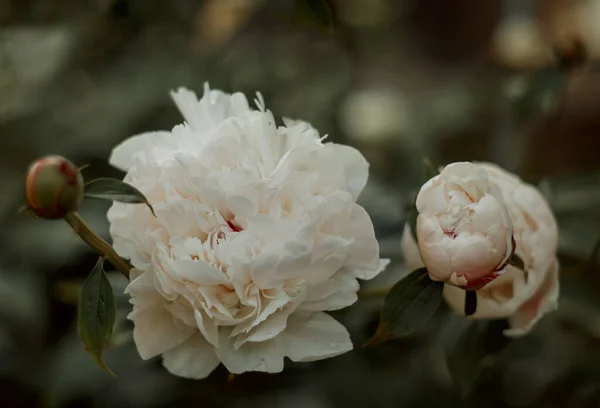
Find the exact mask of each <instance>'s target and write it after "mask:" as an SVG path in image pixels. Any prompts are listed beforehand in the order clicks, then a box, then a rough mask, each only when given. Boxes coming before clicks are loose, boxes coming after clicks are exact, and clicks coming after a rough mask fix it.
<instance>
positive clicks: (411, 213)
mask: <svg viewBox="0 0 600 408" xmlns="http://www.w3.org/2000/svg"><path fill="white" fill-rule="evenodd" d="M418 193H419V190H416V191H413V192H411V193H410V195H409V198H408V202H407V205H406V209H405V213H406V225H408V226H409V227H410V232H411V234H412V236H413V238H414V239H415V242H419V241H418V240H417V217H418V216H419V212H418V211H417V207H416V206H415V201H416V198H417V194H418Z"/></svg>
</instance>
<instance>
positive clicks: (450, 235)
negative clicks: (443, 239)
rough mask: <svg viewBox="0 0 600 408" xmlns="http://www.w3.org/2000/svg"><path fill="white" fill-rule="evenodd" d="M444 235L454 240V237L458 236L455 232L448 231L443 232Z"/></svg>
mask: <svg viewBox="0 0 600 408" xmlns="http://www.w3.org/2000/svg"><path fill="white" fill-rule="evenodd" d="M444 235H445V236H447V237H450V238H452V239H456V237H457V236H458V234H457V233H456V231H455V230H449V231H446V230H444Z"/></svg>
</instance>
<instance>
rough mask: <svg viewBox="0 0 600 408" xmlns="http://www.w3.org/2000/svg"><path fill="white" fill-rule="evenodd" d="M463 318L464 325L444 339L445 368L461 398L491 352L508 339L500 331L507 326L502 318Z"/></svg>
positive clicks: (494, 354)
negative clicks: (461, 328)
mask: <svg viewBox="0 0 600 408" xmlns="http://www.w3.org/2000/svg"><path fill="white" fill-rule="evenodd" d="M465 321H466V322H467V323H466V329H464V330H462V331H460V332H458V334H457V335H456V336H455V338H454V339H453V340H452V341H447V342H445V343H446V344H447V347H446V350H445V354H446V364H447V366H448V371H449V372H450V377H451V378H452V382H453V383H454V386H455V387H456V388H457V390H458V392H459V394H460V395H461V396H462V397H463V398H466V397H468V396H469V395H470V394H471V393H472V391H473V390H474V389H475V387H476V386H477V382H478V380H479V379H480V378H481V375H482V373H483V371H484V370H485V368H486V367H487V366H488V364H489V363H491V362H493V358H494V356H496V355H498V354H499V353H500V352H501V351H502V350H503V349H504V348H505V347H506V346H507V345H508V344H509V343H510V339H509V338H508V337H506V336H505V335H504V334H503V331H504V330H506V329H508V327H509V326H508V322H507V321H506V320H465Z"/></svg>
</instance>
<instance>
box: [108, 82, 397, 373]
mask: <svg viewBox="0 0 600 408" xmlns="http://www.w3.org/2000/svg"><path fill="white" fill-rule="evenodd" d="M172 96H173V99H174V100H175V103H176V104H177V106H178V107H179V110H180V111H181V112H182V114H183V116H184V118H185V120H186V122H185V123H183V124H181V125H178V126H175V127H174V128H173V130H172V131H171V132H151V133H144V134H141V135H137V136H133V137H131V138H129V139H127V140H126V141H124V142H123V143H122V144H121V145H119V146H117V147H116V148H115V149H114V151H113V153H112V156H111V158H110V162H111V163H112V164H113V165H114V166H116V167H118V168H120V169H123V170H125V171H127V175H126V176H125V181H126V182H128V183H131V184H132V185H134V186H136V187H137V188H138V189H140V190H141V191H142V192H143V193H144V194H145V195H146V197H147V198H148V199H149V201H150V202H151V203H152V204H153V206H154V209H155V211H156V215H157V218H154V217H153V216H152V215H151V214H150V212H149V211H148V210H147V209H146V208H144V207H143V206H132V205H126V204H119V203H115V204H114V205H113V206H112V207H111V209H110V210H109V213H108V219H109V221H110V224H111V225H110V231H111V235H112V237H113V239H114V246H115V249H116V250H117V252H118V253H119V254H120V255H121V256H123V257H127V258H129V259H131V262H132V264H133V266H134V269H133V270H132V272H131V283H130V284H129V286H128V288H127V292H128V293H129V294H130V295H131V302H132V303H133V311H132V313H131V314H130V316H129V318H130V319H131V320H133V322H134V324H135V328H134V340H135V343H136V345H137V348H138V351H139V353H140V355H141V357H142V358H144V359H148V358H151V357H153V356H156V355H162V357H163V364H164V366H165V367H166V368H167V369H168V370H169V371H170V372H172V373H173V374H175V375H179V376H182V377H188V378H203V377H206V376H207V375H209V374H210V373H211V371H212V370H213V369H214V368H215V367H217V365H219V363H223V364H224V365H225V367H226V368H227V369H228V370H229V371H230V372H232V373H242V372H245V371H265V372H271V373H272V372H279V371H281V370H282V369H283V358H284V357H286V356H287V357H289V358H290V359H291V360H293V361H301V362H304V361H314V360H319V359H324V358H328V357H333V356H336V355H339V354H342V353H345V352H347V351H349V350H351V349H352V343H351V341H350V338H349V334H348V332H347V330H346V329H345V328H344V327H343V326H342V325H341V324H340V323H338V322H337V321H336V320H334V319H333V318H332V317H330V316H329V315H328V314H326V313H324V311H329V310H337V309H341V308H344V307H346V306H349V305H351V304H353V303H354V302H356V300H357V291H358V288H359V284H358V281H357V279H371V278H373V277H374V276H375V275H377V274H378V273H379V272H380V271H381V270H382V269H383V267H384V266H385V264H386V261H382V260H380V259H379V246H378V243H377V241H376V239H375V235H374V231H373V225H372V223H371V220H370V218H369V216H368V215H367V213H366V212H365V210H364V209H363V208H362V207H360V206H359V205H357V204H356V203H355V201H356V198H357V197H358V195H359V193H360V192H361V190H362V189H363V187H364V185H365V183H366V181H367V176H368V163H367V162H366V160H365V159H364V157H363V156H362V155H361V154H360V153H359V152H358V151H357V150H355V149H353V148H351V147H348V146H342V145H338V144H334V143H323V142H322V140H323V138H320V137H319V134H318V132H317V131H316V130H315V129H314V128H312V127H311V126H310V125H309V124H307V123H304V122H294V121H291V120H284V122H285V126H280V127H277V126H276V125H275V119H274V118H273V115H272V113H271V112H270V111H268V110H266V109H265V107H264V103H263V101H262V98H261V97H260V95H258V100H257V101H256V103H257V106H258V108H259V110H254V109H251V108H250V107H249V105H248V102H247V100H246V98H245V97H244V95H242V94H240V93H235V94H233V95H229V94H225V93H223V92H220V91H215V90H212V91H211V90H209V89H208V87H206V89H205V94H204V96H203V97H202V98H201V99H200V100H198V98H197V97H196V95H195V94H194V93H193V92H191V91H189V90H186V89H179V90H178V91H176V92H173V93H172Z"/></svg>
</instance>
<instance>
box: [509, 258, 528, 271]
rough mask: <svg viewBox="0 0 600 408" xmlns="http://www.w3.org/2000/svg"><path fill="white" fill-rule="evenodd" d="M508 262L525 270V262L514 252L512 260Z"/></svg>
mask: <svg viewBox="0 0 600 408" xmlns="http://www.w3.org/2000/svg"><path fill="white" fill-rule="evenodd" d="M508 263H509V264H510V265H512V266H514V267H515V268H519V269H521V270H522V271H524V272H526V271H525V262H523V260H522V259H521V258H520V257H519V255H517V254H513V256H511V258H510V261H508Z"/></svg>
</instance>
